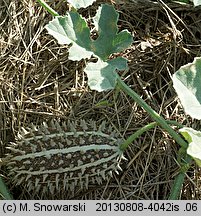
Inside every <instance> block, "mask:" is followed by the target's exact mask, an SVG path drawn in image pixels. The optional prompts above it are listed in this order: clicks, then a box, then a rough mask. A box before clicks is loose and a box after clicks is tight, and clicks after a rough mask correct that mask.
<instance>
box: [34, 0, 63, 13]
mask: <svg viewBox="0 0 201 216" xmlns="http://www.w3.org/2000/svg"><path fill="white" fill-rule="evenodd" d="M37 1H38V3H39V4H40V5H41V6H42V7H43V8H45V10H47V11H48V12H49V13H50V14H51V15H52V16H59V14H58V13H57V12H56V11H55V10H54V9H52V8H51V7H50V6H49V5H48V4H47V3H45V2H44V1H43V0H37Z"/></svg>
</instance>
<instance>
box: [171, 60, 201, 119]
mask: <svg viewBox="0 0 201 216" xmlns="http://www.w3.org/2000/svg"><path fill="white" fill-rule="evenodd" d="M172 80H173V86H174V88H175V90H176V92H177V94H178V96H179V99H180V101H181V103H182V105H183V107H184V110H185V112H186V113H187V114H189V115H190V116H191V117H192V118H196V119H199V120H200V119H201V58H195V60H194V61H193V63H190V64H187V65H184V66H182V67H181V68H180V69H179V70H178V71H177V72H176V73H175V74H174V75H173V78H172Z"/></svg>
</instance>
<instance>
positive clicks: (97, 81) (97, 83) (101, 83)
mask: <svg viewBox="0 0 201 216" xmlns="http://www.w3.org/2000/svg"><path fill="white" fill-rule="evenodd" d="M93 20H94V25H95V28H96V30H97V34H98V37H97V39H96V40H92V39H91V38H90V29H89V27H88V26H87V23H86V21H85V19H84V18H83V17H81V15H80V14H79V13H78V12H76V11H70V12H68V15H67V16H63V17H62V16H56V17H55V18H54V20H52V21H51V22H50V23H49V24H48V25H46V27H45V28H46V29H47V30H48V33H49V34H51V35H52V36H53V37H55V38H56V39H57V40H58V42H59V43H60V44H72V46H71V47H70V49H69V59H70V60H73V61H75V60H77V61H79V60H81V59H82V58H88V59H90V57H91V56H92V55H93V56H95V57H97V58H98V62H97V63H89V64H88V66H87V67H86V69H85V72H86V73H87V76H88V83H89V86H90V88H91V89H95V90H97V91H103V90H109V89H113V88H114V87H115V84H116V75H115V70H116V69H119V70H124V69H125V68H126V67H127V61H126V59H124V58H121V57H119V58H116V59H112V60H109V58H110V55H111V54H113V53H118V52H121V51H123V50H124V49H126V48H127V47H128V46H130V45H131V43H132V42H133V38H132V36H131V34H130V33H129V32H128V31H127V30H124V31H121V32H118V25H117V21H118V13H117V12H116V11H115V9H114V7H113V6H111V5H107V4H103V5H101V6H100V7H99V9H98V11H97V14H96V16H95V17H94V19H93Z"/></svg>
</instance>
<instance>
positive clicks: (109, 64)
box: [84, 57, 127, 92]
mask: <svg viewBox="0 0 201 216" xmlns="http://www.w3.org/2000/svg"><path fill="white" fill-rule="evenodd" d="M125 69H127V61H126V59H124V58H122V57H118V58H115V59H112V60H109V61H102V60H101V59H100V58H99V59H98V62H97V63H89V64H88V65H87V66H86V68H85V69H84V71H85V73H86V74H87V77H88V85H89V87H90V88H91V89H92V90H96V91H99V92H101V91H104V90H110V89H114V88H115V85H116V78H117V77H116V70H125Z"/></svg>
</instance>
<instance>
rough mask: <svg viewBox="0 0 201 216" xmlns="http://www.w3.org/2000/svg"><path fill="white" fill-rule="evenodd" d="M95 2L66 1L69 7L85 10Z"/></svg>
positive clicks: (89, 0) (90, 0) (88, 0)
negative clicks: (69, 4)
mask: <svg viewBox="0 0 201 216" xmlns="http://www.w3.org/2000/svg"><path fill="white" fill-rule="evenodd" d="M95 1H96V0H68V2H69V3H71V5H72V6H73V7H74V8H76V9H79V8H86V7H88V6H89V5H91V4H93V2H95Z"/></svg>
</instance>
